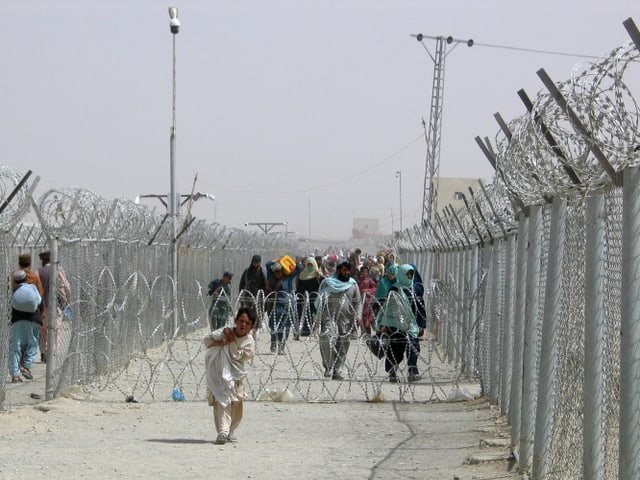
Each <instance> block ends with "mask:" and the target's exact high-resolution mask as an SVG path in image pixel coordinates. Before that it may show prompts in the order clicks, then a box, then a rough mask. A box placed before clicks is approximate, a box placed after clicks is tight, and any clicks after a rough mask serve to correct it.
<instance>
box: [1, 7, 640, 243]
mask: <svg viewBox="0 0 640 480" xmlns="http://www.w3.org/2000/svg"><path fill="white" fill-rule="evenodd" d="M1 4H2V13H3V27H2V35H3V37H4V42H3V43H4V44H5V46H6V47H5V50H4V52H5V53H4V55H3V62H2V63H3V74H2V76H0V89H1V91H2V92H3V97H4V98H3V102H2V103H3V105H4V108H3V115H2V117H1V120H0V122H1V124H0V125H1V128H0V132H1V133H0V136H1V144H2V159H1V161H0V163H2V164H6V165H10V166H12V167H14V168H16V169H18V170H19V171H21V172H26V171H27V170H28V169H31V170H33V171H34V173H35V174H37V175H39V176H40V177H41V181H40V184H39V187H38V189H37V190H36V194H37V195H38V196H39V195H40V194H42V193H44V192H45V191H46V190H49V189H51V188H66V187H70V186H75V187H81V188H86V189H88V190H91V191H93V192H96V193H98V194H100V195H101V196H104V197H106V198H109V199H111V198H129V199H133V198H135V197H136V196H137V195H140V194H151V193H153V194H166V193H167V192H168V191H169V129H170V125H171V104H172V97H171V93H172V69H171V61H172V38H171V33H170V32H169V16H168V13H167V7H168V6H169V5H170V3H167V4H166V5H165V4H163V3H162V2H158V1H157V0H126V1H125V0H110V1H107V0H104V1H95V0H94V1H92V0H66V1H64V0H46V1H36V0H22V1H9V0H3V1H2V2H1ZM173 5H174V6H177V7H178V8H179V19H180V22H181V29H180V33H179V34H178V36H177V38H176V61H177V98H176V112H177V144H176V167H177V175H176V179H177V189H178V191H179V192H180V193H184V194H186V193H189V192H190V191H191V188H192V183H193V179H194V176H195V175H196V174H197V175H198V181H197V185H196V190H199V191H202V192H205V193H211V194H214V195H215V196H216V199H217V200H216V201H215V202H210V201H207V200H200V201H199V202H197V203H196V204H194V207H193V214H194V215H195V216H196V217H198V218H206V219H208V220H211V221H214V220H215V221H218V222H220V223H222V224H225V225H228V226H231V227H240V228H251V229H256V227H244V224H245V222H287V223H288V225H289V227H288V228H289V230H291V231H296V232H297V233H298V234H301V235H307V234H309V231H310V233H311V235H312V236H316V237H332V238H341V237H348V236H350V233H351V227H352V223H353V218H354V217H368V218H378V219H379V221H380V228H381V230H382V231H385V232H390V231H391V227H392V212H393V218H394V223H395V228H398V224H399V219H398V214H399V197H400V195H399V183H398V179H397V178H396V176H395V172H396V171H397V170H401V171H402V187H403V189H402V190H403V192H402V201H403V224H404V226H405V227H406V226H408V225H412V224H414V223H416V222H417V221H419V219H420V216H421V209H422V192H423V182H424V171H425V156H426V146H425V141H424V136H423V129H422V125H421V119H422V118H423V117H424V119H425V121H427V122H428V120H429V105H430V103H429V102H430V96H431V80H432V77H433V62H432V60H431V59H430V58H429V56H428V55H427V53H426V52H425V50H424V48H423V47H422V45H421V44H420V43H418V42H417V41H416V39H415V38H412V37H410V34H416V33H423V34H425V35H431V36H449V35H451V36H453V37H454V38H460V39H469V38H471V39H473V40H474V41H475V42H476V43H477V44H478V43H480V44H482V43H484V44H492V45H501V46H509V47H518V48H528V49H536V50H547V51H555V52H566V53H575V54H585V55H595V56H602V55H604V54H606V53H608V52H609V51H610V50H612V49H613V48H615V47H617V46H620V45H622V44H624V43H627V42H628V41H629V40H630V39H629V37H628V35H627V33H626V31H625V29H624V27H623V25H622V22H623V21H624V20H625V19H626V18H628V17H632V18H634V20H635V21H636V23H637V24H640V4H639V3H638V2H637V0H634V1H631V0H629V1H627V0H606V1H605V0H598V1H592V0H580V1H568V0H553V1H546V0H535V1H534V0H531V1H528V0H527V1H518V0H505V1H498V0H495V1H491V0H487V1H485V0H466V1H453V0H450V1H449V0H448V1H437V2H436V1H427V0H422V1H408V0H407V1H404V0H386V1H383V0H380V1H375V0H371V1H351V0H344V1H336V0H322V1H304V0H280V1H278V0H259V1H258V0H255V1H249V0H227V1H225V0H219V1H205V0H181V1H176V2H175V3H174V4H173ZM425 44H426V45H427V46H428V47H429V49H430V51H431V52H432V53H433V49H434V48H433V47H434V46H435V41H432V40H425ZM581 61H588V60H584V59H580V58H576V57H568V56H562V55H545V54H539V53H529V52H523V51H518V50H510V49H503V48H491V47H488V46H482V45H476V46H474V47H472V48H468V47H466V46H465V45H460V46H458V47H457V48H455V49H454V50H450V51H449V55H448V56H447V57H446V73H445V87H444V111H443V129H442V144H441V145H442V151H441V160H440V176H442V177H458V176H459V177H480V178H485V179H487V180H489V181H491V179H492V178H493V172H492V170H491V167H490V165H489V163H488V162H487V161H486V160H485V158H484V156H483V155H482V153H481V152H480V150H479V148H478V147H477V145H476V144H475V141H474V137H475V136H476V135H480V136H482V137H484V136H488V137H490V138H492V139H493V138H494V136H495V135H496V133H497V131H498V125H497V124H496V122H495V120H494V119H493V114H494V113H495V112H500V113H501V114H502V116H503V117H504V118H505V120H507V121H509V120H511V119H512V118H515V117H518V116H520V115H522V114H523V113H524V107H523V106H522V103H521V102H520V100H519V99H518V97H517V95H516V92H517V90H519V89H520V88H524V89H525V90H526V91H527V93H528V94H529V96H530V97H531V98H532V99H533V98H535V97H536V96H537V93H538V92H539V91H540V90H542V88H543V86H542V83H541V82H540V81H539V79H538V77H537V76H536V73H535V72H536V71H537V70H538V69H539V68H541V67H544V68H545V69H546V71H547V73H549V75H550V76H551V77H552V78H553V79H554V80H556V81H563V80H566V79H568V78H569V77H570V76H571V70H572V68H573V66H574V65H575V64H577V63H579V62H581ZM632 91H633V89H632ZM636 98H637V94H636ZM146 203H147V204H148V205H150V206H157V207H158V211H159V212H163V211H164V210H163V207H162V205H161V204H160V203H159V202H158V201H149V202H146Z"/></svg>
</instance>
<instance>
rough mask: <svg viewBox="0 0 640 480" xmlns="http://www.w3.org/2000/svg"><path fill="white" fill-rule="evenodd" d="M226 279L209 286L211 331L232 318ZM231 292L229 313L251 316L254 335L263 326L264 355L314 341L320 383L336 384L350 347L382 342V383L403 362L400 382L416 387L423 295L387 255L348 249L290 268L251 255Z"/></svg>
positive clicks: (412, 270) (288, 263) (408, 271)
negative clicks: (362, 341) (357, 343)
mask: <svg viewBox="0 0 640 480" xmlns="http://www.w3.org/2000/svg"><path fill="white" fill-rule="evenodd" d="M232 277H233V274H231V273H230V272H225V273H224V274H223V276H222V278H221V279H219V280H215V281H212V282H211V283H210V284H209V295H210V296H211V307H210V310H209V314H210V325H211V329H212V330H217V329H220V328H223V327H225V326H226V325H227V324H230V322H231V320H232V318H233V315H234V312H233V308H232V305H233V304H234V302H233V300H232V295H231V284H230V282H231V279H232ZM238 287H239V289H238V297H237V308H248V309H251V310H252V311H254V312H255V313H256V324H255V327H256V329H258V328H260V327H261V325H263V322H264V325H265V327H266V326H268V332H269V335H270V352H271V353H273V354H275V355H284V354H285V352H286V346H287V342H288V341H290V337H291V338H292V339H293V341H301V340H302V341H305V340H308V339H309V337H313V338H317V339H318V344H319V350H320V353H321V356H322V365H323V367H324V376H325V377H326V378H332V379H335V380H342V379H344V378H345V375H347V374H348V372H345V368H344V367H345V360H346V357H347V353H348V351H349V346H350V342H351V340H352V339H353V338H356V337H358V336H364V337H366V338H369V337H371V336H376V337H378V338H382V337H384V339H385V342H384V344H385V346H384V355H383V357H384V362H385V371H386V372H387V374H388V379H389V381H391V382H397V381H399V376H398V371H399V365H400V364H401V363H402V362H403V361H405V360H406V364H407V369H406V370H407V376H406V379H407V381H409V382H415V381H418V380H420V378H421V377H420V373H419V370H418V356H419V353H420V337H422V336H423V334H424V331H425V329H426V327H427V318H426V311H425V303H424V287H423V285H422V279H421V277H420V274H419V272H418V271H417V268H416V266H415V265H410V264H398V263H397V259H396V257H395V255H394V254H393V253H392V252H387V253H386V254H384V255H382V254H380V255H366V254H362V252H361V251H360V249H355V250H354V251H352V252H349V253H348V254H341V255H338V254H333V255H326V256H315V255H314V256H308V257H297V258H295V260H294V259H293V258H291V257H289V256H286V255H285V256H283V257H281V258H277V259H272V260H268V261H266V262H265V263H264V264H263V261H262V258H261V256H260V255H253V257H252V258H251V262H250V264H249V266H248V267H247V268H246V269H245V270H244V271H243V272H242V275H241V276H240V282H239V285H238ZM261 317H262V318H261ZM254 336H255V334H254Z"/></svg>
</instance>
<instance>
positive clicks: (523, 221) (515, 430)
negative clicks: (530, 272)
mask: <svg viewBox="0 0 640 480" xmlns="http://www.w3.org/2000/svg"><path fill="white" fill-rule="evenodd" d="M528 239H529V217H527V216H525V215H524V214H520V217H519V219H518V245H517V252H516V263H517V265H516V267H517V271H516V292H515V295H516V304H515V312H514V325H513V369H512V371H511V400H510V401H509V419H510V421H511V448H512V450H513V451H514V453H516V454H517V453H518V452H519V445H520V443H519V442H520V426H521V422H522V420H521V418H522V375H523V367H524V365H523V359H524V316H525V310H526V288H527V248H528V247H527V243H528Z"/></svg>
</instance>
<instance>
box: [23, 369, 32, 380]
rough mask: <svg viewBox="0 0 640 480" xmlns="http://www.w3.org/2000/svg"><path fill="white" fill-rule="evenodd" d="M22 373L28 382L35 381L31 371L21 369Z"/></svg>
mask: <svg viewBox="0 0 640 480" xmlns="http://www.w3.org/2000/svg"><path fill="white" fill-rule="evenodd" d="M20 373H22V376H23V377H24V378H26V379H27V380H33V375H31V370H29V369H28V368H27V367H20Z"/></svg>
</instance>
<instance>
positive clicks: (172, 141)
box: [169, 7, 180, 337]
mask: <svg viewBox="0 0 640 480" xmlns="http://www.w3.org/2000/svg"><path fill="white" fill-rule="evenodd" d="M169 29H170V30H171V38H172V47H173V97H172V122H171V133H170V137H169V177H170V186H169V216H170V217H171V239H170V242H169V256H170V261H171V265H170V272H169V275H170V276H171V279H172V280H173V302H174V303H173V316H172V323H173V325H172V330H173V331H172V337H173V336H175V334H176V332H177V330H178V251H177V248H176V236H177V230H176V229H177V221H176V220H177V219H176V216H177V208H178V205H177V204H178V200H177V198H176V35H177V34H178V31H179V29H180V20H178V9H177V8H176V7H169Z"/></svg>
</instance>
